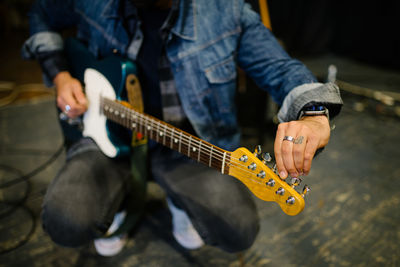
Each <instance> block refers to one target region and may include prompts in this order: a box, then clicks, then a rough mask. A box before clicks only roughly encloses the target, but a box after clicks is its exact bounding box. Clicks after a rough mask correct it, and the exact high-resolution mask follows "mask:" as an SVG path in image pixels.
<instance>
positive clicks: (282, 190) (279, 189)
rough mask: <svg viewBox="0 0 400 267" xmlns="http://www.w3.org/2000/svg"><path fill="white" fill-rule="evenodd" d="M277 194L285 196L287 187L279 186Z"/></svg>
mask: <svg viewBox="0 0 400 267" xmlns="http://www.w3.org/2000/svg"><path fill="white" fill-rule="evenodd" d="M275 193H276V194H277V195H281V196H283V195H284V194H285V189H283V188H282V187H279V188H278V190H277V191H276V192H275Z"/></svg>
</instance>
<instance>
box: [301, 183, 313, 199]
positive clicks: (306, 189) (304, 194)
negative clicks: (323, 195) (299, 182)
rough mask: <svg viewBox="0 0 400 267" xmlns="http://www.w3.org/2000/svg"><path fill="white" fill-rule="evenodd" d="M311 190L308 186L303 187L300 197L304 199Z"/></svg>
mask: <svg viewBox="0 0 400 267" xmlns="http://www.w3.org/2000/svg"><path fill="white" fill-rule="evenodd" d="M310 190H311V188H310V187H309V186H308V185H305V186H304V188H303V194H301V196H302V197H303V198H304V197H305V196H306V195H307V194H308V192H310Z"/></svg>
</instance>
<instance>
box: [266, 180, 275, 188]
mask: <svg viewBox="0 0 400 267" xmlns="http://www.w3.org/2000/svg"><path fill="white" fill-rule="evenodd" d="M266 185H268V186H270V187H274V186H275V180H274V179H269V181H268V182H266Z"/></svg>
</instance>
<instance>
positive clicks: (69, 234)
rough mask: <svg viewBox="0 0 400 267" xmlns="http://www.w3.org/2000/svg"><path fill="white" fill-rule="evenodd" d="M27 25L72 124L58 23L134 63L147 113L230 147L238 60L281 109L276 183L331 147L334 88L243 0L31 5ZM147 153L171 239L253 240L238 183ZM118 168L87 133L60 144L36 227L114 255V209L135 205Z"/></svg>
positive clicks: (70, 86)
mask: <svg viewBox="0 0 400 267" xmlns="http://www.w3.org/2000/svg"><path fill="white" fill-rule="evenodd" d="M30 21H31V37H30V38H29V39H28V40H27V41H26V43H25V45H24V48H23V52H24V55H25V57H26V58H37V59H38V60H39V62H40V64H41V66H42V68H43V71H44V74H45V78H46V79H47V80H48V81H52V82H53V83H54V85H55V87H56V90H57V106H58V108H59V109H60V110H61V111H63V112H64V113H65V114H66V115H67V116H69V117H70V118H75V117H77V116H79V115H81V114H83V113H84V112H85V111H86V109H87V105H88V102H87V100H86V97H85V94H84V92H83V90H82V86H81V84H80V83H79V81H77V80H76V79H75V78H73V77H71V75H70V73H69V72H68V65H67V63H66V58H65V55H64V54H63V40H62V38H61V36H60V34H59V33H58V32H59V31H60V30H62V29H64V28H67V27H71V26H74V27H76V30H77V37H78V38H79V39H80V40H82V42H83V43H86V44H87V46H88V49H89V50H90V52H91V53H92V54H93V55H94V56H95V57H97V58H104V57H107V56H110V55H112V54H117V55H119V56H121V57H125V58H129V59H131V60H132V61H134V62H135V63H136V64H137V66H138V69H139V79H140V81H141V84H142V87H143V100H144V104H145V111H146V113H150V114H151V115H153V116H156V117H158V118H161V119H163V120H164V121H167V122H169V123H171V124H173V125H175V126H177V127H179V128H182V129H183V130H185V131H188V132H190V133H193V134H195V135H197V136H199V137H200V138H202V139H204V140H206V141H208V142H210V143H212V144H214V145H217V146H219V147H221V148H224V149H227V150H230V151H231V150H234V149H235V148H237V147H238V146H239V138H240V135H239V130H238V125H237V121H236V113H235V110H236V109H235V103H234V101H233V100H234V93H235V87H236V85H235V81H236V80H235V79H236V66H237V65H238V66H239V67H241V68H242V69H243V70H244V71H246V73H247V74H248V75H249V76H250V77H251V78H253V79H254V80H255V81H256V82H257V84H258V85H259V86H260V88H262V89H264V90H267V91H268V92H269V93H270V94H271V96H272V97H273V99H274V100H276V102H277V103H278V104H279V105H281V109H280V111H279V114H278V118H279V119H280V121H281V122H282V123H281V124H280V125H279V127H278V131H277V134H276V139H275V145H274V150H275V158H276V163H277V169H278V171H279V174H280V176H281V178H286V177H287V176H288V175H289V174H290V175H291V176H292V177H298V176H299V175H307V174H308V173H309V171H310V168H311V162H312V159H313V156H314V154H315V152H316V151H317V149H321V148H323V147H324V146H325V145H326V144H327V143H328V141H329V137H330V126H329V119H328V116H327V114H328V111H329V115H330V117H331V118H332V117H334V116H335V115H337V114H338V113H339V111H340V107H341V105H342V101H341V99H340V96H339V90H338V88H337V87H336V86H335V85H333V84H320V83H317V81H316V79H315V78H314V76H313V75H312V74H311V73H310V71H309V70H307V69H306V68H305V67H304V65H302V64H301V63H300V62H298V61H296V60H293V59H291V58H290V57H289V56H288V55H287V54H286V53H285V52H284V51H283V50H282V48H281V47H280V46H279V45H278V43H277V41H276V40H275V39H274V37H273V36H272V34H271V32H270V31H268V30H267V29H266V28H265V27H264V26H263V25H262V23H261V21H260V19H259V16H258V15H257V14H256V13H255V12H254V11H252V10H251V8H250V7H249V5H248V4H245V3H244V1H243V0H234V1H232V0H197V1H194V0H176V1H175V0H174V1H168V0H158V1H144V0H142V1H139V0H108V1H101V0H96V1H93V0H91V1H72V0H71V1H54V0H53V1H49V0H39V1H38V2H37V3H36V4H35V5H34V7H33V9H32V12H31V16H30ZM295 141H296V142H295ZM149 157H150V162H151V175H152V177H153V178H154V179H155V181H156V182H158V183H159V184H160V186H161V187H162V188H163V189H164V190H165V192H166V194H167V203H168V207H169V209H170V211H171V213H172V220H173V235H174V237H175V239H176V240H177V241H178V243H180V244H181V245H182V246H183V247H185V248H187V249H196V248H199V247H201V246H202V245H203V244H209V245H214V246H217V247H219V248H221V249H224V250H225V251H229V252H236V251H241V250H244V249H247V248H249V247H250V246H251V245H252V243H253V242H254V239H255V237H256V235H257V232H258V228H259V222H258V217H257V211H256V207H255V205H254V203H253V200H252V197H251V195H250V193H249V192H248V191H247V189H246V188H245V187H244V186H243V185H242V184H240V183H239V182H238V181H236V180H235V179H233V178H231V177H227V176H224V175H222V174H220V173H217V172H215V171H213V170H211V169H208V168H207V167H205V166H202V165H200V164H197V163H194V162H193V161H191V160H189V159H187V158H185V157H184V156H181V155H178V154H177V153H175V152H173V151H171V150H169V149H168V148H165V147H161V146H160V145H156V144H154V143H152V142H150V143H149ZM128 163H129V162H127V160H125V161H124V160H113V159H109V158H107V157H106V156H104V155H103V154H102V152H101V151H100V150H99V148H98V147H97V145H96V144H95V143H94V142H93V141H91V140H90V139H87V138H82V139H81V140H79V141H78V142H76V143H75V144H73V145H72V146H71V147H70V148H69V150H68V152H67V162H66V164H65V166H64V167H63V169H62V170H61V171H60V173H59V174H58V176H57V177H56V178H55V179H54V180H53V182H52V183H51V185H50V186H49V188H48V191H47V194H46V197H45V200H44V205H43V225H44V228H45V230H46V231H47V232H48V233H49V235H50V236H51V238H52V239H53V240H54V241H55V242H56V243H58V244H61V245H64V246H71V247H76V246H79V245H82V244H85V243H87V242H89V241H91V240H95V247H96V249H97V251H98V252H99V253H100V254H102V255H115V254H117V253H118V252H119V251H120V250H121V249H122V246H123V243H124V242H123V241H124V240H125V237H124V235H114V236H112V237H109V238H104V237H107V236H109V235H110V234H112V233H113V232H115V229H116V228H118V226H119V225H120V224H121V222H122V221H123V219H124V218H125V217H126V213H125V212H124V208H126V207H127V206H128V207H129V206H132V205H136V204H137V205H139V204H138V203H134V204H132V203H131V202H130V203H129V204H126V203H127V201H126V200H127V199H128V197H127V196H129V195H130V194H131V192H132V191H134V188H132V184H131V183H130V178H129V177H130V175H129V164H128ZM134 164H135V162H133V165H134ZM133 187H134V186H133ZM112 222H113V223H112Z"/></svg>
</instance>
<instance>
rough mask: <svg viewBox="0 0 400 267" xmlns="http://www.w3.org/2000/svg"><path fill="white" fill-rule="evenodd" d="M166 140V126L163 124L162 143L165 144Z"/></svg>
mask: <svg viewBox="0 0 400 267" xmlns="http://www.w3.org/2000/svg"><path fill="white" fill-rule="evenodd" d="M166 140H167V127H166V126H164V136H163V145H164V146H165V142H166Z"/></svg>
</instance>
